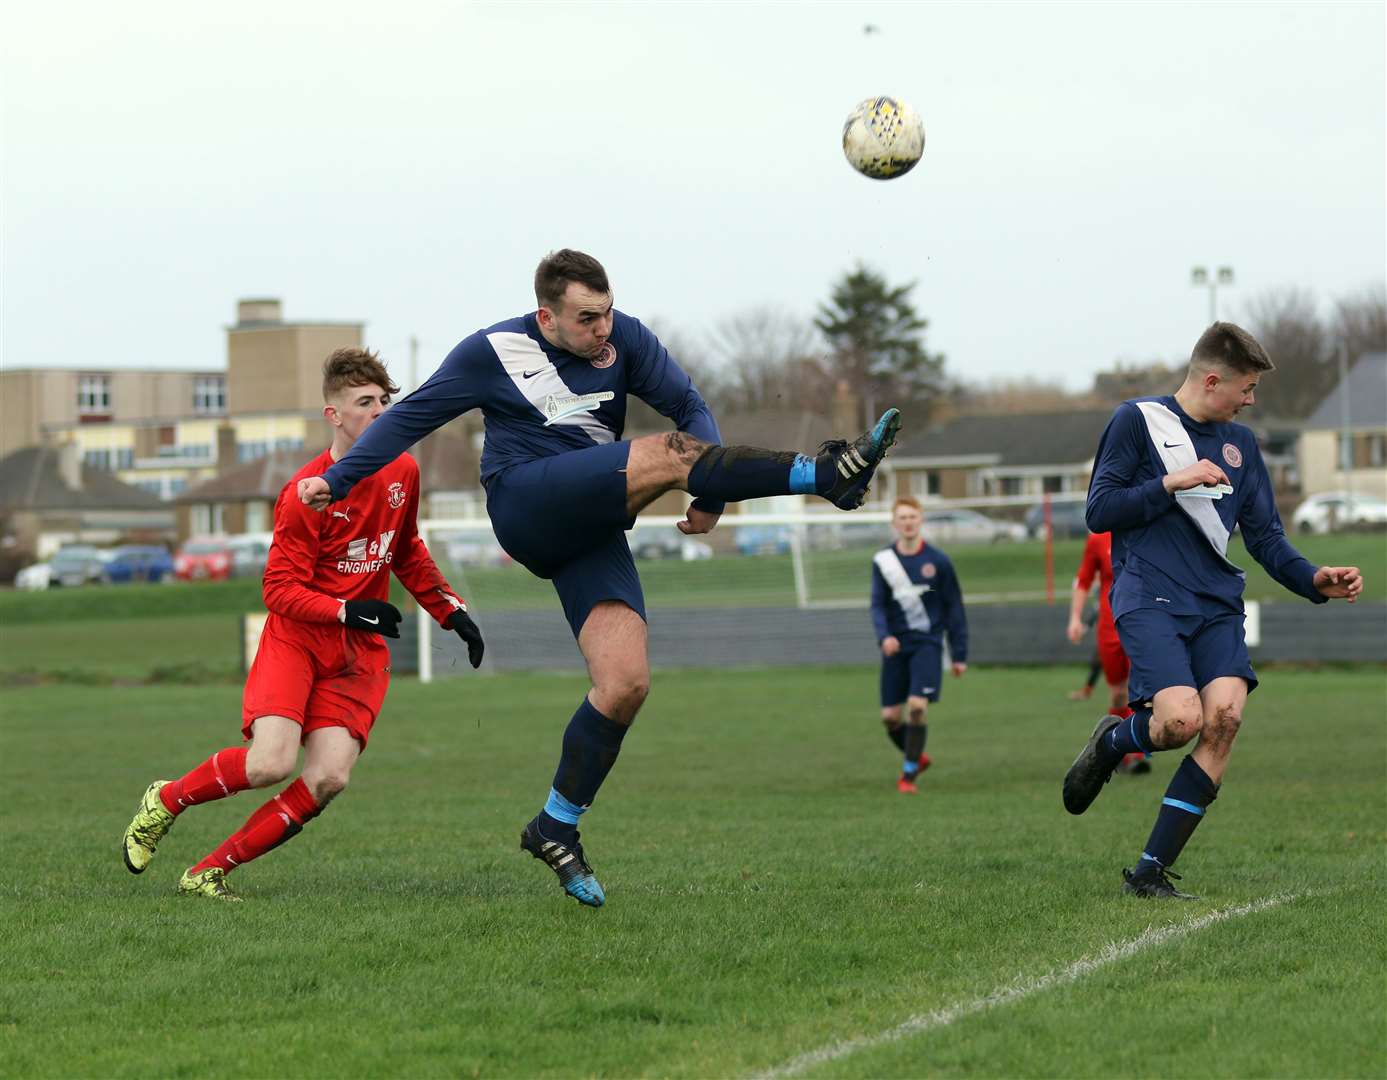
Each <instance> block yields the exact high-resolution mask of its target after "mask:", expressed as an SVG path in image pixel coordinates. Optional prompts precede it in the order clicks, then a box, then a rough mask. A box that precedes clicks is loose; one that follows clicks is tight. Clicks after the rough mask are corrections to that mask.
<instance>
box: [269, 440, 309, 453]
mask: <svg viewBox="0 0 1387 1080" xmlns="http://www.w3.org/2000/svg"><path fill="white" fill-rule="evenodd" d="M275 449H276V450H302V449H303V440H302V439H276V440H275Z"/></svg>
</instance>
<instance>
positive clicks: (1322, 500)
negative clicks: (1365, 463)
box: [1291, 491, 1387, 533]
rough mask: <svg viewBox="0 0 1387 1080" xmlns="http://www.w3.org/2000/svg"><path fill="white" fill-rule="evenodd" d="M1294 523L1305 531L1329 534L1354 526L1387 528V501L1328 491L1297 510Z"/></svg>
mask: <svg viewBox="0 0 1387 1080" xmlns="http://www.w3.org/2000/svg"><path fill="white" fill-rule="evenodd" d="M1291 524H1292V525H1294V526H1295V527H1296V528H1297V529H1299V530H1301V531H1302V532H1312V533H1327V532H1330V531H1332V530H1334V529H1346V528H1350V527H1352V526H1354V525H1387V502H1383V501H1382V500H1381V499H1378V498H1374V497H1373V496H1371V495H1357V494H1353V493H1351V492H1347V491H1325V492H1321V493H1320V494H1319V495H1311V496H1310V497H1309V498H1308V499H1306V500H1305V501H1304V502H1303V503H1301V504H1300V505H1299V506H1297V507H1296V508H1295V513H1294V514H1292V515H1291Z"/></svg>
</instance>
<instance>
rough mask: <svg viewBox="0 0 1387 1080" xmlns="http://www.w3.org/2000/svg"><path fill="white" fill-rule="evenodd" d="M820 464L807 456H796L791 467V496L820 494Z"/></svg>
mask: <svg viewBox="0 0 1387 1080" xmlns="http://www.w3.org/2000/svg"><path fill="white" fill-rule="evenodd" d="M818 476H819V472H818V464H817V462H815V460H814V459H813V458H811V457H809V456H808V455H807V454H796V455H795V462H794V464H793V465H791V466H790V494H792V495H817V494H818V493H819V481H818Z"/></svg>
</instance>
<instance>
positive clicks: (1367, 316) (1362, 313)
mask: <svg viewBox="0 0 1387 1080" xmlns="http://www.w3.org/2000/svg"><path fill="white" fill-rule="evenodd" d="M1334 338H1335V342H1336V344H1338V345H1340V346H1342V347H1344V348H1346V349H1347V350H1348V361H1349V363H1353V361H1355V360H1357V359H1358V358H1359V357H1360V356H1362V355H1363V354H1364V353H1370V352H1384V351H1387V288H1384V286H1383V285H1382V283H1381V282H1379V283H1378V284H1376V285H1369V286H1367V287H1365V288H1363V289H1360V290H1359V291H1358V292H1357V293H1354V294H1353V295H1351V296H1345V297H1342V298H1340V299H1339V300H1338V301H1336V302H1335V305H1334Z"/></svg>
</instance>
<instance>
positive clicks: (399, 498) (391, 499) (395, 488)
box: [385, 480, 405, 510]
mask: <svg viewBox="0 0 1387 1080" xmlns="http://www.w3.org/2000/svg"><path fill="white" fill-rule="evenodd" d="M385 499H386V502H388V503H389V504H390V508H391V509H392V510H398V509H399V508H400V507H402V506H404V504H405V486H404V484H402V483H400V482H399V481H398V480H396V481H395V482H394V483H393V484H391V485H390V487H389V488H387V489H386V492H385Z"/></svg>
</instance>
